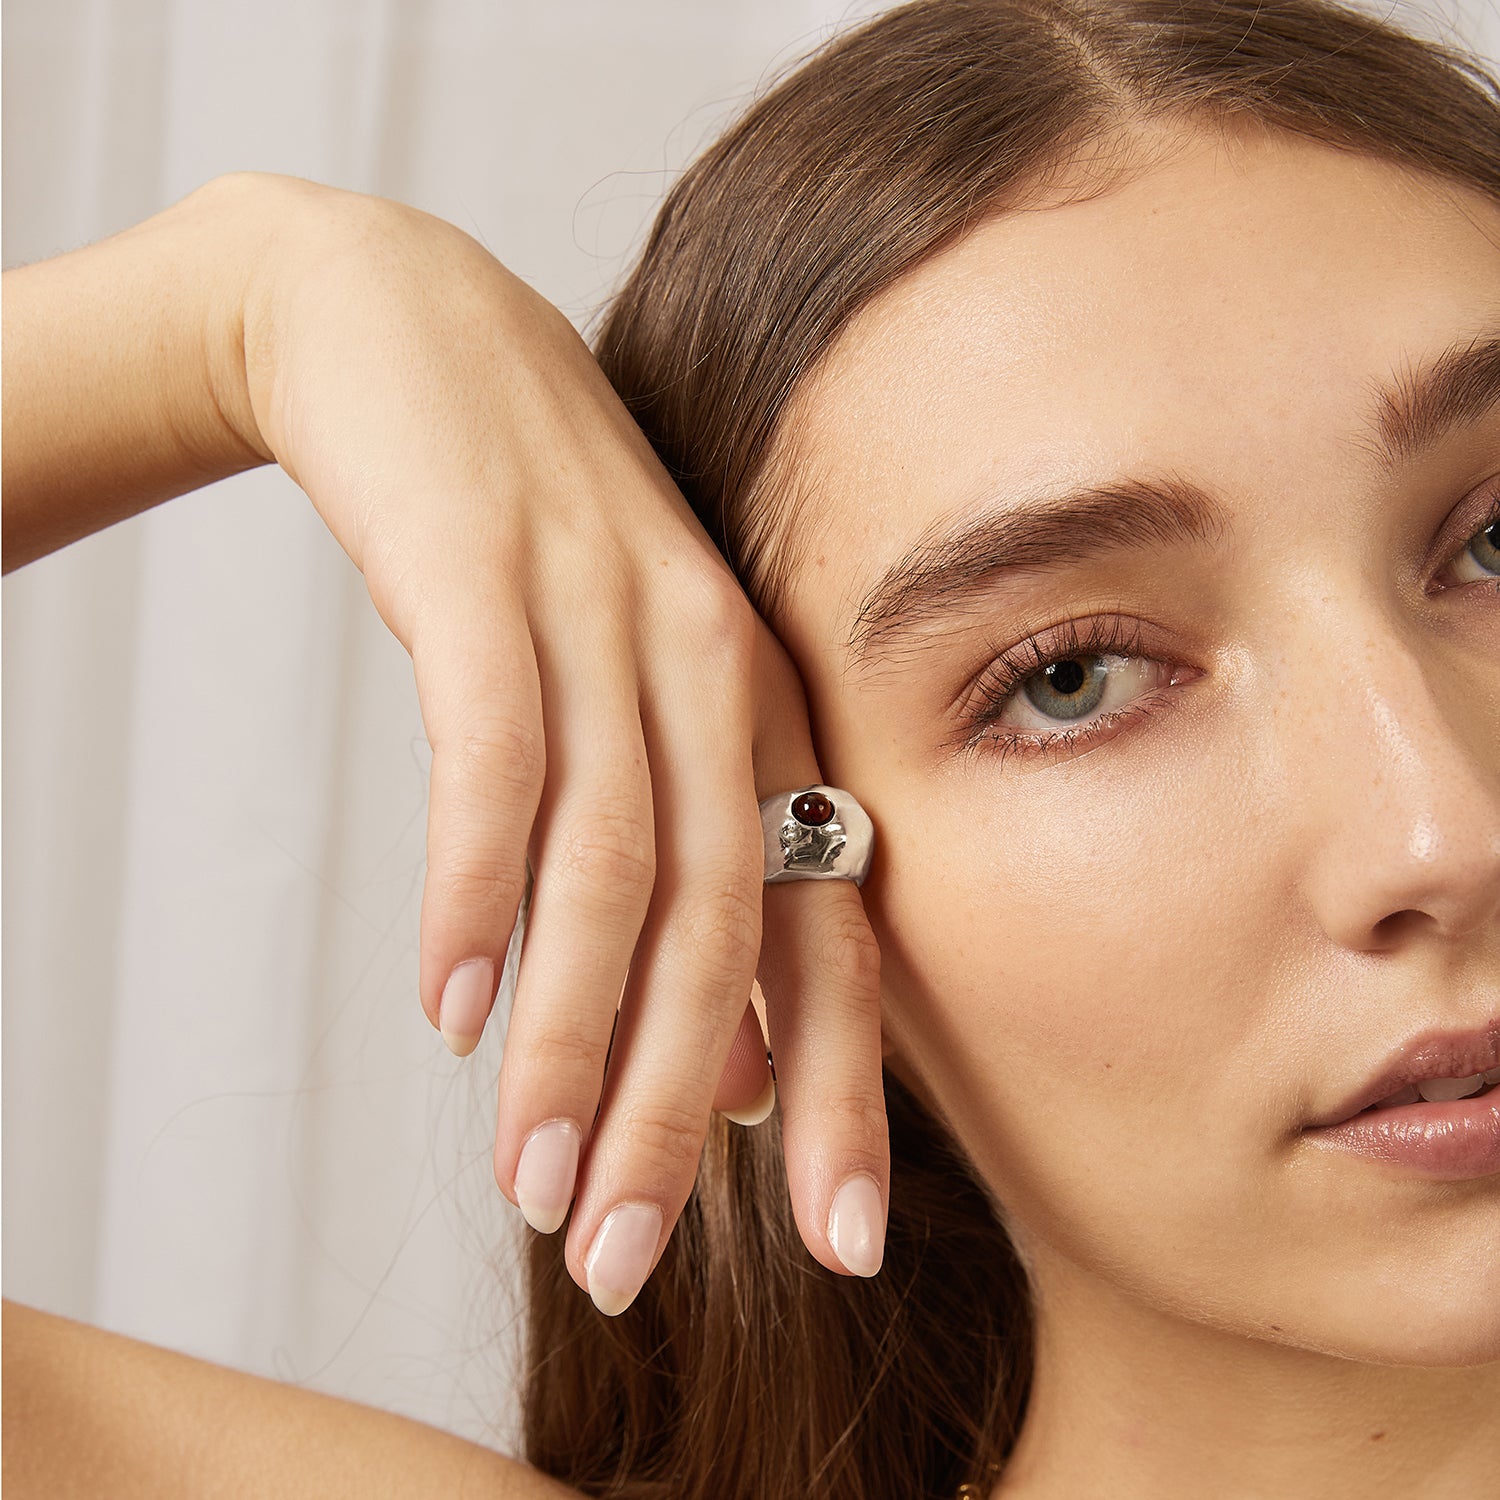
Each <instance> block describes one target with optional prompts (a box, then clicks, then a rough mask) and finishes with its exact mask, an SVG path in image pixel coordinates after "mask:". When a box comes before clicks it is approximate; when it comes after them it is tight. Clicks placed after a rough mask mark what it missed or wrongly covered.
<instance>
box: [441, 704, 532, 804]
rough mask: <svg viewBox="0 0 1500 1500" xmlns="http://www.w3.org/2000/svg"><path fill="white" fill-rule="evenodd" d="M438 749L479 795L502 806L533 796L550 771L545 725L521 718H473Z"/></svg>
mask: <svg viewBox="0 0 1500 1500" xmlns="http://www.w3.org/2000/svg"><path fill="white" fill-rule="evenodd" d="M435 748H436V749H437V750H439V751H440V752H441V753H443V754H445V756H446V758H448V759H450V760H451V761H452V764H453V767H454V770H455V772H456V773H457V775H459V776H460V777H461V778H462V779H463V780H464V781H465V782H466V783H467V784H468V785H469V786H471V787H472V788H474V790H475V792H476V793H477V794H479V795H481V796H483V797H485V798H486V800H494V801H495V802H497V803H500V804H502V805H508V804H510V803H511V802H515V801H521V800H524V799H527V798H529V797H531V796H532V795H533V794H534V793H535V792H536V791H537V790H538V789H539V788H540V787H541V785H542V780H543V777H544V776H545V774H546V766H547V754H546V746H545V743H544V741H543V738H542V731H541V726H540V725H537V724H531V723H527V722H524V721H523V720H521V719H517V718H512V717H507V716H503V715H502V716H496V717H493V718H488V719H477V720H470V721H469V722H468V723H466V724H465V725H464V726H463V728H462V729H459V730H457V731H456V732H455V733H453V734H452V735H451V736H450V737H448V738H447V739H446V740H444V742H443V743H442V744H441V745H440V746H438V747H435Z"/></svg>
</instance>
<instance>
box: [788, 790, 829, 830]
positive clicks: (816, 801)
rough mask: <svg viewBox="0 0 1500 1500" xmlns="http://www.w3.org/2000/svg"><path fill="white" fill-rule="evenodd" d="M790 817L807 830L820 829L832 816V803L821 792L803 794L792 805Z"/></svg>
mask: <svg viewBox="0 0 1500 1500" xmlns="http://www.w3.org/2000/svg"><path fill="white" fill-rule="evenodd" d="M792 816H793V817H794V818H795V819H796V820H797V821H798V822H799V823H805V824H806V825H807V826H808V827H809V828H821V827H822V826H823V824H825V823H826V822H827V821H828V820H829V819H830V818H831V817H832V816H833V803H831V802H830V801H829V800H828V798H827V797H825V796H824V795H823V794H822V792H803V793H802V795H801V796H800V797H798V798H796V799H795V800H794V801H793V803H792Z"/></svg>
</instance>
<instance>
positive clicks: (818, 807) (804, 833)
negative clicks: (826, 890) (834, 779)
mask: <svg viewBox="0 0 1500 1500" xmlns="http://www.w3.org/2000/svg"><path fill="white" fill-rule="evenodd" d="M760 826H761V829H762V831H763V832H764V834H765V843H766V877H765V878H766V880H767V882H770V881H773V880H852V881H853V882H854V883H855V885H863V884H864V883H865V876H866V875H868V874H869V873H870V857H871V856H872V855H873V854H874V852H875V825H874V824H873V823H872V822H871V821H870V815H869V814H868V813H867V812H866V811H865V810H864V808H862V807H861V806H860V805H859V802H858V800H857V799H856V798H855V797H854V795H853V793H851V792H846V791H844V790H842V789H841V788H840V787H836V786H823V785H822V784H817V785H814V786H802V787H798V788H797V789H796V790H795V791H790V792H777V793H776V794H775V795H774V796H772V797H764V798H762V799H761V804H760Z"/></svg>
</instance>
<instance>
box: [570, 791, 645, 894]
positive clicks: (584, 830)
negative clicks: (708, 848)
mask: <svg viewBox="0 0 1500 1500" xmlns="http://www.w3.org/2000/svg"><path fill="white" fill-rule="evenodd" d="M556 858H557V861H558V864H559V866H560V868H561V869H562V870H563V871H565V872H566V873H567V874H569V875H570V876H572V877H573V878H574V879H575V880H577V881H579V882H580V883H583V884H585V885H588V886H590V887H593V888H597V889H600V890H604V891H613V890H619V889H622V888H623V889H624V890H626V891H629V892H631V893H636V892H640V891H648V890H650V889H651V887H652V886H653V885H654V884H655V881H656V838H655V832H654V830H653V829H652V827H651V825H650V824H649V823H648V822H647V820H646V819H645V818H644V817H643V816H642V815H641V813H640V812H637V811H635V810H634V809H633V808H632V807H631V806H630V803H629V800H628V799H627V798H623V797H622V798H617V799H613V800H611V801H607V802H596V803H595V804H593V806H592V807H591V808H587V809H583V810H581V811H580V812H579V813H577V814H575V815H574V816H573V818H572V821H571V822H570V824H569V826H568V829H567V831H566V832H565V833H564V834H563V836H562V839H561V841H560V844H559V848H558V852H557V855H556Z"/></svg>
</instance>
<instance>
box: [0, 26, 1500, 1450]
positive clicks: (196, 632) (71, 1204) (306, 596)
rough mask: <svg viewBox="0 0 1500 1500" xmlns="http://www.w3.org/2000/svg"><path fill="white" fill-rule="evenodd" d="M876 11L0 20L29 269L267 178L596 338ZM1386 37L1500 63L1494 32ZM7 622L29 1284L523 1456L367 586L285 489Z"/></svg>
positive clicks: (242, 495) (7, 245) (15, 1064)
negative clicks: (496, 280) (835, 45)
mask: <svg viewBox="0 0 1500 1500" xmlns="http://www.w3.org/2000/svg"><path fill="white" fill-rule="evenodd" d="M880 8H882V7H881V6H880V5H879V4H877V3H866V4H861V3H857V0H856V3H853V4H850V3H835V0H647V3H634V0H616V3H610V0H551V3H548V0H257V3H256V4H254V5H244V4H231V3H228V0H224V3H216V0H175V3H174V0H7V3H6V4H5V7H4V13H3V22H4V31H3V51H4V60H3V66H4V76H3V86H4V95H3V125H4V143H3V145H4V164H3V192H4V204H3V207H4V240H3V254H4V263H5V264H6V265H7V266H11V265H15V264H17V263H20V262H24V261H29V260H34V259H37V258H40V257H43V256H47V255H52V254H56V253H58V252H60V251H62V250H65V249H68V248H71V247H73V246H77V245H80V244H83V243H86V242H87V241H89V240H92V239H95V238H98V237H99V236H101V235H103V234H107V233H109V232H111V231H113V230H116V229H119V228H122V227H124V226H125V225H127V224H130V223H133V222H136V221H138V220H140V219H142V218H145V217H147V216H148V215H149V214H151V213H153V212H155V211H156V210H158V209H160V208H162V207H164V206H165V205H166V204H168V203H170V202H172V201H173V200H175V199H176V198H178V197H180V196H182V195H183V194H184V193H186V192H188V191H190V190H191V189H192V188H193V187H195V186H197V185H198V184H200V183H202V182H204V181H205V180H207V179H208V178H210V177H213V176H215V175H216V174H218V173H221V172H225V171H230V170H234V169H237V168H258V169H263V170H270V171H280V172H290V173H295V174H297V175H300V176H305V177H311V178H315V179H318V180H321V181H325V182H331V183H336V184H339V185H341V186H344V187H351V188H357V189H362V190H365V191H373V192H379V193H382V194H386V195H388V196H391V197H396V198H401V199H404V200H406V201H408V202H411V203H414V204H417V205H418V206H420V207H422V208H425V209H427V210H429V211H430V212H433V213H436V214H440V215H442V216H443V217H444V218H447V219H451V220H452V221H453V222H455V223H457V224H459V225H461V226H463V227H464V228H465V229H467V230H469V231H470V232H471V233H473V234H476V235H477V236H478V237H480V238H481V239H482V240H483V241H484V242H485V243H486V244H487V245H488V246H489V247H490V249H491V250H492V251H493V252H494V253H495V254H496V255H497V256H498V257H499V258H500V259H501V260H502V261H504V262H505V263H506V264H507V265H509V266H510V267H511V268H512V269H513V270H515V271H517V272H518V273H520V274H521V275H522V276H524V277H525V278H526V279H527V280H529V281H530V282H532V283H533V284H534V285H535V286H536V287H538V288H539V289H540V290H541V291H542V292H543V293H544V294H545V295H546V296H548V297H549V298H551V299H552V300H553V301H554V302H556V303H557V304H558V305H559V306H561V307H562V308H563V309H564V310H565V311H566V312H567V313H568V314H569V315H570V316H571V317H573V318H574V320H575V322H578V323H579V324H580V325H582V323H583V321H584V320H585V319H586V318H587V317H588V315H589V314H590V313H591V312H592V311H593V310H594V309H595V308H596V307H597V306H598V304H599V303H600V302H601V301H602V300H603V298H604V297H605V296H606V294H607V292H608V290H609V289H610V287H611V285H612V284H613V282H614V281H615V280H616V278H617V277H618V275H619V274H620V272H621V271H622V270H623V268H624V265H625V261H626V257H627V255H628V252H629V251H630V250H631V248H632V247H633V246H634V244H635V243H636V242H637V240H638V236H639V234H640V233H641V231H642V230H643V228H644V226H645V224H646V222H647V220H648V218H649V216H650V214H651V212H652V209H653V207H654V205H655V204H656V202H657V201H658V199H659V197H660V196H661V194H662V192H663V191H664V190H665V187H666V186H667V184H668V183H669V182H670V180H671V176H672V174H673V173H674V172H675V171H676V170H678V169H680V168H681V167H682V166H684V165H685V164H686V163H687V161H688V160H689V159H690V158H691V156H692V155H693V153H694V150H695V149H696V147H697V146H698V145H699V144H700V143H701V142H702V141H703V140H705V139H707V138H708V137H709V136H711V135H712V134H713V133H715V132H716V131H717V129H718V128H719V127H721V126H722V125H723V124H724V123H726V122H727V121H728V120H729V119H730V118H731V117H732V116H733V115H734V114H735V113H737V112H738V110H739V108H740V107H741V106H742V105H743V104H744V103H745V102H747V100H748V99H749V97H750V96H751V94H752V93H753V92H754V91H755V90H756V89H757V88H758V87H759V86H760V85H761V84H762V83H763V82H764V81H765V79H766V78H767V76H768V74H769V73H770V72H771V71H772V70H773V69H775V68H777V67H778V66H779V65H781V64H784V63H787V62H789V61H790V60H792V59H793V58H794V57H795V56H797V55H800V54H801V53H802V52H803V51H805V50H807V49H808V48H809V47H811V46H812V45H813V44H815V43H816V42H818V41H819V40H821V39H822V38H823V37H824V36H825V35H826V34H827V33H828V31H829V29H830V28H832V27H833V26H834V25H836V24H838V23H840V22H841V21H844V20H856V19H858V18H860V17H862V16H864V15H866V14H868V13H870V12H871V11H873V10H876V9H880ZM1369 8H1371V9H1376V10H1378V11H1380V12H1382V13H1384V12H1386V11H1388V10H1389V9H1390V7H1389V6H1385V5H1378V6H1377V5H1374V4H1373V3H1371V4H1370V5H1369ZM1397 15H1398V17H1399V16H1404V17H1405V18H1406V19H1407V20H1408V23H1409V24H1412V25H1413V26H1416V27H1419V28H1421V29H1425V30H1429V31H1433V32H1436V33H1437V34H1439V35H1444V36H1448V37H1450V38H1452V39H1456V40H1458V41H1460V42H1464V43H1468V44H1471V45H1476V46H1479V47H1480V48H1482V49H1483V50H1485V52H1486V53H1487V55H1488V57H1489V58H1491V59H1495V58H1496V57H1500V10H1497V8H1496V6H1495V4H1494V0H1430V3H1429V4H1428V6H1427V8H1426V11H1425V19H1424V12H1422V11H1413V10H1410V9H1409V8H1408V9H1398V10H1397ZM3 610H4V619H3V631H4V665H3V678H4V680H3V711H4V726H3V756H4V791H3V830H4V832H3V842H4V904H3V924H4V925H3V940H4V965H3V983H4V1033H3V1075H4V1076H3V1131H4V1139H3V1148H4V1160H3V1173H4V1176H3V1184H4V1206H3V1211H4V1235H3V1257H4V1259H3V1279H4V1291H5V1295H6V1296H8V1297H11V1298H14V1299H16V1300H19V1301H22V1302H26V1303H31V1304H33V1305H36V1306H39V1307H43V1308H46V1309H48V1310H50V1311H54V1312H59V1313H63V1314H66V1315H68V1316H70V1317H75V1318H82V1319H84V1320H86V1321H89V1322H93V1323H98V1324H101V1325H103V1326H105V1327H107V1328H111V1329H115V1330H117V1331H119V1332H122V1333H126V1334H130V1335H132V1336H134V1337H137V1338H144V1339H149V1340H151V1341H153V1342H156V1343H161V1344H166V1345H169V1346H171V1347H174V1348H177V1349H181V1350H184V1351H186V1352H188V1353H191V1354H196V1355H200V1356H202V1357H205V1358H208V1359H213V1360H217V1361H220V1362H222V1363H225V1364H229V1365H234V1366H236V1367H239V1368H241V1369H246V1370H251V1371H255V1372H256V1373H259V1374H265V1375H272V1376H276V1377H278V1378H281V1379H285V1380H292V1381H298V1382H305V1383H307V1384H309V1385H311V1386H313V1387H315V1388H318V1389H322V1390H328V1391H333V1392H335V1393H338V1394H342V1395H346V1396H350V1397H353V1398H355V1399H357V1400H361V1401H367V1402H370V1403H371V1404H374V1405H377V1406H382V1407H386V1408H388V1409H391V1410H396V1411H401V1412H405V1413H407V1414H409V1415H411V1416H415V1417H418V1418H420V1419H422V1420H425V1421H430V1422H434V1423H437V1424H438V1425H440V1426H444V1427H447V1428H450V1429H452V1430H454V1431H457V1432H461V1433H463V1434H464V1435H466V1436H469V1437H473V1438H476V1439H479V1440H481V1441H488V1442H491V1443H494V1444H496V1445H497V1446H499V1447H501V1448H504V1449H513V1448H514V1446H515V1440H514V1427H513V1421H514V1409H513V1401H512V1395H511V1392H512V1390H513V1385H514V1381H513V1377H512V1375H511V1370H512V1368H513V1360H514V1355H515V1350H516V1348H517V1343H518V1338H519V1332H520V1324H519V1315H520V1308H519V1302H518V1298H517V1296H516V1293H517V1288H518V1273H517V1270H516V1261H515V1253H516V1246H517V1245H518V1244H519V1238H518V1236H519V1233H520V1232H524V1224H523V1223H522V1221H521V1218H520V1215H519V1214H518V1213H517V1212H516V1211H515V1210H514V1209H512V1208H511V1207H510V1205H509V1204H507V1203H506V1202H505V1201H504V1199H502V1198H501V1197H500V1194H499V1191H498V1189H496V1188H495V1186H494V1182H493V1179H492V1177H491V1175H490V1146H491V1141H492V1136H493V1127H494V1108H495V1104H494V1094H493V1083H494V1078H495V1075H496V1073H497V1071H498V1066H499V1043H500V1041H501V1035H500V1028H499V1027H498V1026H497V1027H492V1028H491V1031H490V1033H489V1035H488V1036H487V1037H486V1040H485V1042H484V1044H483V1045H482V1046H481V1048H480V1050H479V1051H478V1052H477V1053H476V1054H475V1055H474V1056H473V1057H472V1058H470V1059H468V1060H466V1061H464V1062H460V1061H458V1060H457V1059H455V1058H453V1057H451V1056H450V1055H449V1054H448V1053H447V1052H446V1050H445V1049H444V1048H443V1046H442V1044H441V1041H440V1040H439V1038H438V1036H437V1034H436V1033H435V1032H434V1031H432V1030H431V1028H430V1027H429V1026H428V1024H427V1021H426V1020H425V1018H424V1017H423V1016H422V1014H421V1011H420V1008H419V1006H418V1003H417V988H416V979H417V918H418V909H419V900H420V895H421V882H422V874H423V860H424V846H425V819H426V790H427V788H426V767H427V763H428V752H427V744H426V740H425V738H424V736H423V733H422V725H421V720H420V717H419V715H418V712H417V704H416V694H415V690H414V688H413V684H412V676H411V667H410V663H409V661H408V658H407V656H406V654H405V652H404V651H403V650H402V648H401V646H400V645H399V643H398V642H397V641H396V640H395V639H394V638H393V637H391V636H390V635H389V633H388V632H387V631H386V630H385V627H384V626H383V625H382V624H381V622H380V620H379V618H378V616H377V615H376V613H375V611H374V608H373V606H372V605H371V604H370V602H369V599H368V596H367V595H366V593H365V590H364V584H363V580H362V579H361V578H360V576H359V574H358V572H357V571H356V570H355V569H354V568H353V566H352V565H351V564H350V563H349V561H348V559H347V558H346V557H345V556H344V553H343V552H342V551H341V550H340V548H339V547H338V545H337V543H335V542H334V540H333V539H332V537H331V536H330V535H329V534H328V532H327V531H326V530H325V529H324V528H323V525H322V523H321V522H320V521H319V520H318V518H317V516H316V514H315V513H314V511H313V509H312V507H311V506H310V505H309V504H308V502H307V500H306V499H305V498H304V497H303V495H302V494H301V492H300V491H299V490H298V489H297V488H296V487H295V486H294V485H293V484H292V483H291V481H290V480H288V479H287V478H286V477H285V476H284V475H283V474H281V472H280V471H279V470H262V471H257V472H254V473H250V474H245V475H241V476H239V477H237V478H235V479H231V480H228V481H226V482H224V483H222V484H218V485H215V486H212V487H211V488H209V489H206V490H202V491H200V492H198V493H197V494H195V495H190V496H185V497H183V498H182V499H179V500H174V501H172V502H170V503H169V504H168V505H167V506H165V507H164V508H163V509H161V510H158V511H155V512H152V513H149V514H147V515H145V516H142V517H139V518H137V519H135V520H133V521H129V522H126V523H124V524H123V525H120V526H117V527H114V528H112V529H111V530H109V531H107V532H104V533H102V534H100V535H98V536H95V537H92V538H89V539H87V540H85V541H83V542H80V543H77V544H76V545H74V546H72V547H69V548H66V549H64V551H62V552H61V553H58V554H55V555H54V556H52V557H50V558H45V559H43V560H42V561H40V562H38V563H35V564H33V565H32V566H30V567H28V568H26V569H24V570H22V571H21V572H19V573H16V574H14V575H12V576H11V577H10V578H8V579H7V580H6V581H5V584H4V589H3ZM511 977H512V976H510V975H508V976H507V985H506V988H507V990H508V988H509V981H510V978H511ZM504 999H505V994H504V992H503V993H502V1002H501V1003H502V1005H503V1003H504ZM578 1295H579V1296H580V1297H582V1296H584V1295H585V1294H584V1293H583V1292H581V1291H580V1292H579V1293H578Z"/></svg>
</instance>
